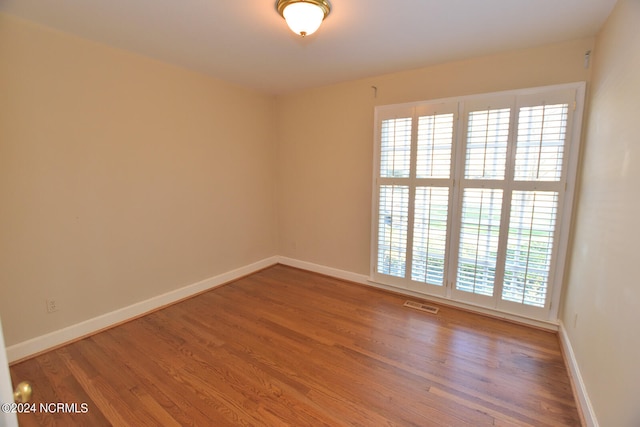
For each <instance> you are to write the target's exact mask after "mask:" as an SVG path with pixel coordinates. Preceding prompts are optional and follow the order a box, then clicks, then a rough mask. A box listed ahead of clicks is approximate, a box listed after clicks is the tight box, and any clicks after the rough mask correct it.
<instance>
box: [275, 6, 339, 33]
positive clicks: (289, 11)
mask: <svg viewBox="0 0 640 427" xmlns="http://www.w3.org/2000/svg"><path fill="white" fill-rule="evenodd" d="M276 9H278V13H279V14H280V15H282V17H283V18H284V19H285V21H287V25H288V26H289V28H291V31H293V32H294V33H296V34H299V35H301V36H302V37H304V36H308V35H309V34H313V33H315V32H316V30H317V29H318V28H320V24H322V21H323V20H324V18H326V17H327V15H329V12H331V6H329V2H328V1H326V0H278V2H277V3H276Z"/></svg>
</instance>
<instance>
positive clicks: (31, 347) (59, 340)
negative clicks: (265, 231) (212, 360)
mask: <svg viewBox="0 0 640 427" xmlns="http://www.w3.org/2000/svg"><path fill="white" fill-rule="evenodd" d="M277 263H278V257H277V256H273V257H269V258H265V259H263V260H260V261H257V262H254V263H252V264H249V265H246V266H244V267H240V268H237V269H235V270H231V271H228V272H226V273H222V274H219V275H217V276H214V277H210V278H208V279H205V280H202V281H200V282H197V283H194V284H191V285H188V286H185V287H183V288H180V289H176V290H174V291H170V292H167V293H165V294H162V295H158V296H155V297H152V298H149V299H148V300H145V301H140V302H138V303H135V304H132V305H130V306H127V307H124V308H121V309H118V310H115V311H112V312H110V313H105V314H103V315H101V316H98V317H94V318H92V319H89V320H85V321H84V322H80V323H77V324H75V325H71V326H68V327H66V328H63V329H59V330H57V331H54V332H51V333H48V334H46V335H41V336H39V337H35V338H32V339H30V340H27V341H23V342H21V343H18V344H14V345H12V346H9V347H7V359H8V361H9V363H11V362H15V361H17V360H20V359H24V358H26V357H29V356H31V355H34V354H37V353H40V352H43V351H46V350H49V349H51V348H54V347H57V346H60V345H61V344H64V343H66V342H69V341H73V340H75V339H78V338H81V337H84V336H87V335H90V334H92V333H95V332H97V331H100V330H102V329H105V328H108V327H110V326H113V325H116V324H118V323H122V322H124V321H127V320H131V319H133V318H136V317H139V316H141V315H144V314H145V313H149V312H152V311H154V310H156V309H158V308H160V307H163V306H166V305H168V304H171V303H174V302H177V301H180V300H182V299H185V298H188V297H190V296H193V295H196V294H198V293H200V292H203V291H207V290H209V289H213V288H215V287H218V286H220V285H223V284H225V283H228V282H230V281H233V280H235V279H238V278H240V277H243V276H246V275H248V274H251V273H254V272H256V271H258V270H262V269H263V268H266V267H269V266H271V265H274V264H277Z"/></svg>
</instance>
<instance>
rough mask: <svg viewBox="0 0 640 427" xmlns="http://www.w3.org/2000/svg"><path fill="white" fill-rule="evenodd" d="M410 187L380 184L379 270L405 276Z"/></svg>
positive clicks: (392, 274) (391, 274)
mask: <svg viewBox="0 0 640 427" xmlns="http://www.w3.org/2000/svg"><path fill="white" fill-rule="evenodd" d="M408 212H409V187H408V186H406V185H382V186H380V199H379V212H378V272H379V273H382V274H388V275H390V276H396V277H405V265H406V258H407V253H406V248H407V230H408V224H409V219H408Z"/></svg>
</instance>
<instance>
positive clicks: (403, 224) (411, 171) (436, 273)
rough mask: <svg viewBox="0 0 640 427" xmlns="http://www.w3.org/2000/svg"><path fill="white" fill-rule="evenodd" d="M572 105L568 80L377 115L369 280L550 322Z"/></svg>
mask: <svg viewBox="0 0 640 427" xmlns="http://www.w3.org/2000/svg"><path fill="white" fill-rule="evenodd" d="M583 99H584V84H583V83H579V84H570V85H562V86H553V87H545V88H535V89H526V90H521V91H515V92H503V93H496V94H486V95H481V96H472V97H465V98H460V99H449V100H438V101H427V102H422V103H414V104H407V105H394V106H382V107H377V108H376V129H375V152H376V156H375V165H374V166H375V167H374V189H375V191H374V221H373V222H374V224H373V228H374V229H373V242H374V244H373V247H372V266H373V268H372V270H373V271H372V273H371V275H372V278H373V280H375V281H377V282H380V283H383V284H387V285H391V286H395V287H399V288H403V289H407V290H410V291H414V292H420V293H423V294H427V295H434V296H438V297H443V298H448V299H452V300H455V301H460V302H466V303H470V304H474V305H479V306H482V307H486V308H490V309H494V310H499V311H503V312H508V313H513V314H516V315H523V316H527V317H529V318H533V319H538V320H555V318H556V317H557V306H558V304H557V302H558V301H557V299H558V298H559V295H560V284H561V282H562V274H563V270H564V266H563V265H562V263H563V260H564V252H565V251H566V246H567V240H568V226H569V224H568V221H569V219H570V216H571V212H570V208H571V202H572V190H573V183H574V181H575V179H574V178H575V169H576V164H577V154H578V153H577V151H578V141H579V129H580V118H581V111H582V103H583ZM554 306H555V309H554V310H552V307H554Z"/></svg>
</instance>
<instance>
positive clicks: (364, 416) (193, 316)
mask: <svg viewBox="0 0 640 427" xmlns="http://www.w3.org/2000/svg"><path fill="white" fill-rule="evenodd" d="M405 300H406V298H405V297H401V296H398V295H394V294H391V293H386V292H382V291H378V290H375V289H372V288H368V287H365V286H360V285H357V284H352V283H348V282H343V281H340V280H337V279H332V278H328V277H325V276H320V275H317V274H313V273H309V272H305V271H302V270H297V269H293V268H289V267H285V266H280V265H278V266H275V267H271V268H269V269H267V270H264V271H261V272H258V273H256V274H253V275H251V276H249V277H246V278H243V279H240V280H238V281H236V282H233V283H231V284H228V285H226V286H223V287H220V288H217V289H214V290H212V291H209V292H207V293H204V294H201V295H199V296H197V297H194V298H191V299H189V300H186V301H183V302H181V303H178V304H175V305H173V306H170V307H168V308H165V309H163V310H160V311H157V312H155V313H152V314H149V315H147V316H145V317H143V318H140V319H137V320H134V321H131V322H128V323H125V324H123V325H120V326H118V327H115V328H112V329H110V330H107V331H105V332H101V333H99V334H96V335H93V336H91V337H89V338H86V339H83V340H81V341H77V342H75V343H73V344H70V345H67V346H65V347H62V348H59V349H57V350H53V351H50V352H48V353H46V354H43V355H40V356H37V357H35V358H33V359H30V360H27V361H24V362H22V363H19V364H17V365H14V366H12V367H11V374H12V377H13V378H14V379H18V380H23V379H29V380H30V381H32V383H33V386H34V403H36V405H39V404H40V403H41V402H46V403H53V402H62V403H77V404H78V406H77V408H75V409H76V410H77V412H82V407H81V405H80V404H82V403H86V404H87V406H86V409H88V411H86V413H72V414H69V413H63V412H59V413H55V414H51V413H49V414H47V413H42V412H39V411H38V413H35V414H21V415H20V416H19V421H20V425H22V426H34V425H60V426H72V425H82V426H99V425H118V426H120V425H122V426H127V425H131V426H144V425H153V426H158V425H162V426H180V425H182V426H186V425H197V426H226V425H256V426H283V425H290V426H353V425H357V426H526V425H532V426H561V425H563V426H577V425H580V420H579V416H578V412H577V410H576V406H575V401H574V397H573V394H572V391H571V386H570V383H569V378H568V375H567V370H566V368H565V366H564V362H563V359H562V355H561V352H560V347H559V343H558V338H557V336H556V335H555V334H552V333H548V332H545V331H541V330H537V329H532V328H528V327H525V326H520V325H515V324H511V323H506V322H503V321H500V320H496V319H491V318H486V317H483V316H480V315H476V314H471V313H467V312H464V311H460V310H456V309H453V308H448V307H441V309H440V312H439V313H438V314H437V315H432V314H428V313H423V312H420V311H416V310H412V309H409V308H405V307H403V306H402V304H403V303H404V301H405ZM69 409H74V408H73V407H71V408H69Z"/></svg>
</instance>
